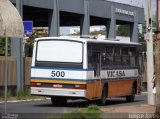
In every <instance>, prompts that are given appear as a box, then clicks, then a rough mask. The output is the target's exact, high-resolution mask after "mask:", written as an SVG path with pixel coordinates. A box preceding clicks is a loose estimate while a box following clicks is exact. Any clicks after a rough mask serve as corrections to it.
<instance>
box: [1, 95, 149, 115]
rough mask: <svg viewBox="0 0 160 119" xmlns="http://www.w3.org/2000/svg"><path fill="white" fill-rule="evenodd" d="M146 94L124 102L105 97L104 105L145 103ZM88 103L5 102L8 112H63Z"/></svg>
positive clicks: (119, 99) (76, 101)
mask: <svg viewBox="0 0 160 119" xmlns="http://www.w3.org/2000/svg"><path fill="white" fill-rule="evenodd" d="M146 103H147V94H142V95H136V98H135V102H132V103H126V101H125V98H111V99H107V101H106V105H105V106H102V108H105V107H116V106H118V107H119V106H126V105H135V104H146ZM87 105H88V103H87V101H85V100H74V101H71V100H69V101H68V103H67V104H66V105H65V106H61V107H58V106H54V105H52V104H51V101H50V100H41V101H29V102H27V101H25V102H14V103H13V102H12V103H8V104H7V112H8V113H36V114H37V113H41V114H42V113H63V112H68V111H71V110H73V109H75V108H78V107H87ZM0 113H4V103H1V104H0Z"/></svg>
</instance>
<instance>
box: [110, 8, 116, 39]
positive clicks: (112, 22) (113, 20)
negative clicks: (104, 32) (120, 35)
mask: <svg viewBox="0 0 160 119" xmlns="http://www.w3.org/2000/svg"><path fill="white" fill-rule="evenodd" d="M115 15H116V14H115V7H114V6H112V7H111V20H110V22H109V25H108V26H109V27H108V38H116V16H115Z"/></svg>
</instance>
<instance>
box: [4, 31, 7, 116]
mask: <svg viewBox="0 0 160 119" xmlns="http://www.w3.org/2000/svg"><path fill="white" fill-rule="evenodd" d="M5 35H6V44H5V47H6V48H5V49H6V50H5V84H4V85H5V114H7V92H8V91H7V84H8V37H7V32H5Z"/></svg>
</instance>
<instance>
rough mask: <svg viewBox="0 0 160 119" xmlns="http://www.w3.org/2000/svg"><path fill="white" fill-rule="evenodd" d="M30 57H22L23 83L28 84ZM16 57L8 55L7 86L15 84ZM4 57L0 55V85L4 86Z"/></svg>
mask: <svg viewBox="0 0 160 119" xmlns="http://www.w3.org/2000/svg"><path fill="white" fill-rule="evenodd" d="M31 60H32V59H31V57H25V58H24V85H30V70H31V68H30V67H31ZM16 63H17V62H16V58H15V57H12V56H11V57H8V86H16V85H17V80H16V74H17V72H16ZM4 67H5V57H3V56H0V87H1V86H4Z"/></svg>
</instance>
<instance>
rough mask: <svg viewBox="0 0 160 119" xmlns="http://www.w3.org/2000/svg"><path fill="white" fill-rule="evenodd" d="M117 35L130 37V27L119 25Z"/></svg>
mask: <svg viewBox="0 0 160 119" xmlns="http://www.w3.org/2000/svg"><path fill="white" fill-rule="evenodd" d="M116 34H117V36H130V26H129V25H119V26H118V29H117V33H116Z"/></svg>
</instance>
